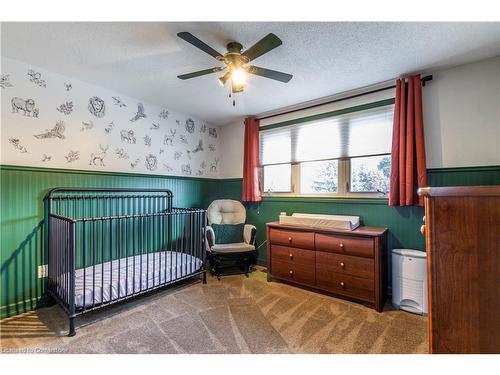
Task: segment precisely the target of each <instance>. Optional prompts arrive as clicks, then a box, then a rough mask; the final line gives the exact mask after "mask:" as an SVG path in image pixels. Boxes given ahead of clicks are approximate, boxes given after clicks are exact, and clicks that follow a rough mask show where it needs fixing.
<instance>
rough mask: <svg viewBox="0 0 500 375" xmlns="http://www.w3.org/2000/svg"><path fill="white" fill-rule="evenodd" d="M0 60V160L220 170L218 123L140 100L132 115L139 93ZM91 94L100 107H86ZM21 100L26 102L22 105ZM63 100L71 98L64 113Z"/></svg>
mask: <svg viewBox="0 0 500 375" xmlns="http://www.w3.org/2000/svg"><path fill="white" fill-rule="evenodd" d="M1 62H2V66H1V74H2V76H1V80H0V86H1V88H0V95H1V104H2V107H1V108H2V112H1V117H0V119H1V147H2V152H1V163H2V164H11V165H24V166H35V167H52V168H68V169H87V170H102V171H121V172H131V173H139V172H140V173H154V174H165V175H187V176H199V177H218V176H219V172H218V171H219V169H220V163H219V160H220V158H221V157H220V155H219V153H220V151H219V145H220V139H219V138H220V137H218V134H219V128H217V127H215V126H211V125H209V124H207V123H206V122H205V121H203V120H201V119H196V118H194V117H191V116H188V115H185V114H182V113H178V112H175V111H172V110H169V109H168V107H165V108H160V107H158V106H155V105H152V104H149V103H147V102H142V104H143V107H144V114H145V116H137V119H135V115H136V114H137V112H138V103H141V101H140V100H138V99H134V98H130V97H126V96H124V95H120V94H119V93H116V92H111V91H109V90H107V89H105V88H102V87H97V86H94V85H90V84H87V83H85V82H81V81H79V80H77V79H74V78H70V77H64V76H61V75H58V74H56V73H52V72H48V71H46V70H44V69H41V68H39V67H36V66H31V65H28V64H25V63H23V62H20V61H15V60H11V59H8V58H5V57H2V60H1ZM30 71H33V72H32V73H31V75H30V74H29V73H30ZM66 84H71V87H69V86H68V87H67V86H66ZM94 97H98V98H100V100H102V101H103V102H104V104H105V108H104V110H103V111H102V112H100V113H95V114H94V113H92V111H91V110H90V109H89V101H90V100H91V99H92V98H94ZM115 98H116V100H118V99H119V100H120V103H121V105H120V103H119V102H117V101H116V100H115ZM27 100H32V101H33V105H29V104H28V106H29V108H28V109H29V110H28V111H24V110H23V109H20V107H21V108H22V106H23V105H25V103H26V101H27ZM65 103H71V104H72V108H68V111H66V113H64V111H62V112H61V107H60V106H61V105H63V104H65ZM167 104H168V103H167ZM35 110H36V111H38V113H35ZM162 111H168V116H167V115H166V114H167V112H163V113H164V114H165V116H161V113H162ZM94 112H95V111H94ZM96 114H97V115H96ZM133 120H134V121H133ZM57 124H58V125H57ZM172 133H175V135H174V136H173V137H171V142H170V141H169V140H168V137H169V136H171V135H172ZM165 137H167V139H166V138H165ZM101 161H102V163H101ZM218 164H219V165H218Z"/></svg>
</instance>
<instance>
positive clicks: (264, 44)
mask: <svg viewBox="0 0 500 375" xmlns="http://www.w3.org/2000/svg"><path fill="white" fill-rule="evenodd" d="M282 43H283V42H282V41H281V39H280V38H278V37H277V36H276V35H274V34H273V33H270V34H267V35H266V36H265V37H264V38H262V39H261V40H259V41H258V42H257V43H255V44H254V45H253V46H252V47H250V48H249V49H247V50H246V51H245V52H243V56H246V57H247V58H248V59H249V61H252V60H255V59H256V58H257V57H259V56H262V55H263V54H265V53H267V52H269V51H271V50H272V49H274V48H276V47H279V46H281V44H282Z"/></svg>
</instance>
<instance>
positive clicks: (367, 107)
mask: <svg viewBox="0 0 500 375" xmlns="http://www.w3.org/2000/svg"><path fill="white" fill-rule="evenodd" d="M393 103H394V99H386V100H381V101H378V102H374V103H369V104H364V105H359V106H356V107H351V108H346V109H342V110H338V111H334V112H330V113H326V114H320V115H316V116H311V117H308V118H302V119H297V120H294V121H290V122H287V123H282V124H274V125H268V126H265V127H262V128H261V131H260V152H261V159H260V160H261V164H262V169H263V177H264V181H263V188H264V192H265V193H270V194H273V193H284V194H292V195H322V194H323V195H337V196H345V195H347V196H349V195H354V196H359V195H361V194H368V195H370V194H371V195H373V194H377V195H380V194H381V193H387V192H388V190H389V179H390V168H391V165H390V164H391V158H390V152H391V143H392V122H393V112H394V104H393Z"/></svg>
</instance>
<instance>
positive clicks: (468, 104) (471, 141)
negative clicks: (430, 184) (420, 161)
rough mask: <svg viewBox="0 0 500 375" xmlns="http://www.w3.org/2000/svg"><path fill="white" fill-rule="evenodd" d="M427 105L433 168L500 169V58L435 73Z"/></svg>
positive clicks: (429, 163)
mask: <svg viewBox="0 0 500 375" xmlns="http://www.w3.org/2000/svg"><path fill="white" fill-rule="evenodd" d="M423 101H424V102H423V106H424V126H425V140H426V142H425V146H426V153H427V167H428V168H440V167H466V166H482V165H499V164H500V57H496V58H493V59H488V60H483V61H480V62H476V63H473V64H467V65H462V66H458V67H455V68H452V69H446V70H441V71H436V72H433V80H432V81H431V82H429V84H428V85H427V86H426V87H424V88H423Z"/></svg>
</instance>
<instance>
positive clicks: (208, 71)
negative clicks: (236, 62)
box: [177, 66, 226, 79]
mask: <svg viewBox="0 0 500 375" xmlns="http://www.w3.org/2000/svg"><path fill="white" fill-rule="evenodd" d="M224 69H226V67H225V66H219V67H216V68H210V69H205V70H199V71H197V72H193V73H187V74H181V75H180V76H177V78H180V79H189V78H194V77H199V76H204V75H205V74H211V73H217V72H220V71H222V70H224Z"/></svg>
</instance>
